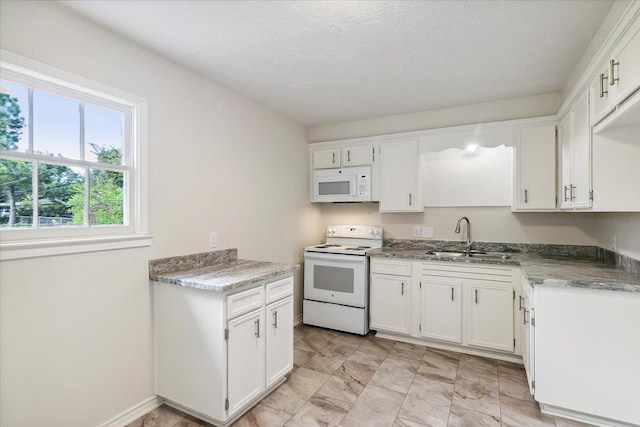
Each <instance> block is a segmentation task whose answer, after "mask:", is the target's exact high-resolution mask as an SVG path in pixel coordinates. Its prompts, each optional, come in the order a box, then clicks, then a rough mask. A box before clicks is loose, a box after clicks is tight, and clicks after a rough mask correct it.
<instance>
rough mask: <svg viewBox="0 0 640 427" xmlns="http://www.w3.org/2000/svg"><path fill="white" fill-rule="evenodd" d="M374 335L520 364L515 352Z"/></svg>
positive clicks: (379, 334) (389, 335) (390, 334)
mask: <svg viewBox="0 0 640 427" xmlns="http://www.w3.org/2000/svg"><path fill="white" fill-rule="evenodd" d="M376 337H378V338H385V339H389V340H394V341H402V342H406V343H409V344H417V345H424V346H427V347H433V348H438V349H441V350H449V351H455V352H458V353H466V354H472V355H474V356H482V357H488V358H490V359H497V360H504V361H505V362H512V363H517V364H519V365H522V356H520V355H517V354H503V353H499V352H494V351H491V350H482V349H479V348H475V347H464V346H462V345H456V344H445V343H441V342H436V341H431V340H428V339H421V338H414V337H411V336H406V335H396V334H392V333H388V332H382V331H378V332H376Z"/></svg>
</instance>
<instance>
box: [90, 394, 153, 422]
mask: <svg viewBox="0 0 640 427" xmlns="http://www.w3.org/2000/svg"><path fill="white" fill-rule="evenodd" d="M163 403H164V399H163V398H162V397H160V396H152V397H150V398H148V399H146V400H143V401H142V402H140V403H138V404H137V405H135V406H132V407H131V408H129V409H127V410H126V411H124V412H123V413H121V414H120V415H117V416H115V417H113V418H111V419H110V420H109V421H107V422H106V423H104V424H100V426H99V427H124V426H126V425H127V424H130V423H131V422H133V421H135V420H137V419H138V418H140V417H141V416H143V415H146V414H148V413H149V412H151V411H153V410H154V409H156V408H158V407H160V406H162V404H163Z"/></svg>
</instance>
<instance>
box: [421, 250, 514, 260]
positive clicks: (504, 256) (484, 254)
mask: <svg viewBox="0 0 640 427" xmlns="http://www.w3.org/2000/svg"><path fill="white" fill-rule="evenodd" d="M426 254H427V255H431V256H435V257H452V258H457V257H471V258H490V259H497V258H500V259H511V255H509V254H505V253H502V252H482V251H470V252H469V253H466V252H456V251H447V250H442V251H435V250H432V251H427V252H426Z"/></svg>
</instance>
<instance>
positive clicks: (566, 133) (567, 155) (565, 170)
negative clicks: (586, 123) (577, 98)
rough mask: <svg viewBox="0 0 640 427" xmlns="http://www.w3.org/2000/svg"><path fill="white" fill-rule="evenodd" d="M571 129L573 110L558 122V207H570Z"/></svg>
mask: <svg viewBox="0 0 640 427" xmlns="http://www.w3.org/2000/svg"><path fill="white" fill-rule="evenodd" d="M572 129H573V112H571V111H570V112H568V113H567V114H566V115H565V116H564V118H563V119H562V120H561V121H560V123H559V124H558V141H559V143H560V187H561V188H560V190H561V191H560V207H561V208H563V209H564V208H570V207H571V196H570V194H569V192H570V191H571V140H572V138H573V137H572Z"/></svg>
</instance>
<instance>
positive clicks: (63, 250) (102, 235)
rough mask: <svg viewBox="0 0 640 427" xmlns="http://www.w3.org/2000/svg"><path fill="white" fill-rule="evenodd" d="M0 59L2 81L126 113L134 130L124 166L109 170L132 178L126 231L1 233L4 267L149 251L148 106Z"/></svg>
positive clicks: (52, 160)
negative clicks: (42, 258)
mask: <svg viewBox="0 0 640 427" xmlns="http://www.w3.org/2000/svg"><path fill="white" fill-rule="evenodd" d="M0 57H1V58H2V59H1V60H0V76H1V77H2V78H3V79H6V80H9V81H12V82H16V83H19V84H23V85H25V86H28V87H33V88H35V89H41V90H46V91H48V92H51V93H54V94H57V95H62V96H66V97H68V98H73V99H77V100H78V101H80V102H85V103H91V104H95V105H98V106H101V107H106V108H111V109H113V110H117V111H121V112H125V114H124V117H125V120H130V122H131V123H130V126H131V130H132V131H131V132H130V133H129V134H128V135H125V141H123V147H122V155H123V160H124V161H123V165H109V169H113V170H119V171H123V172H125V173H128V186H129V187H128V190H127V196H128V198H127V200H124V205H125V212H124V215H125V218H127V219H128V221H126V222H127V224H126V225H101V226H97V227H96V226H94V227H86V226H85V227H69V228H64V227H63V228H46V229H45V228H36V229H18V230H11V229H9V230H7V229H3V230H1V231H0V261H2V260H10V259H20V258H32V257H39V256H51V255H62V254H69V253H82V252H93V251H100V250H112V249H121V248H122V249H124V248H131V247H141V246H149V245H150V244H151V237H152V236H150V235H148V219H147V217H148V206H147V189H148V183H147V160H146V159H147V127H148V125H147V123H148V116H147V110H148V101H147V100H146V99H145V98H142V97H140V96H138V95H134V94H131V93H128V92H125V91H123V90H120V89H116V88H113V87H110V86H107V85H104V84H101V83H98V82H95V81H92V80H89V79H86V78H84V77H80V76H77V75H74V74H71V73H68V72H66V71H62V70H59V69H57V68H53V67H50V66H48V65H45V64H42V63H39V62H36V61H33V60H30V59H28V58H25V57H22V56H19V55H16V54H13V53H11V52H7V51H4V50H1V49H0ZM128 124H129V123H128ZM30 126H31V124H30ZM30 142H31V141H30ZM81 145H83V144H81ZM2 155H3V158H10V159H13V160H21V159H23V160H34V159H36V160H39V161H41V162H43V163H49V164H56V163H60V159H58V161H56V159H57V158H56V157H50V156H42V155H37V154H32V153H22V152H13V151H11V152H7V151H3V152H2ZM63 163H64V164H65V165H66V166H79V167H87V166H88V167H93V168H101V164H99V163H95V162H89V161H83V160H73V159H65V160H64V161H63Z"/></svg>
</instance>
